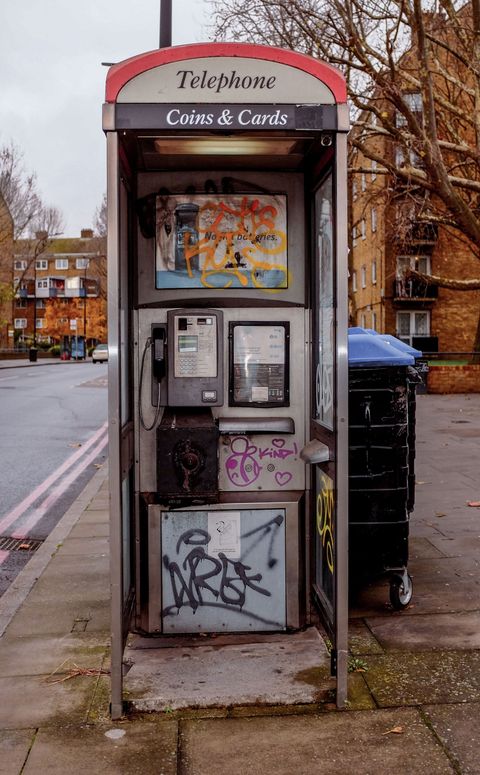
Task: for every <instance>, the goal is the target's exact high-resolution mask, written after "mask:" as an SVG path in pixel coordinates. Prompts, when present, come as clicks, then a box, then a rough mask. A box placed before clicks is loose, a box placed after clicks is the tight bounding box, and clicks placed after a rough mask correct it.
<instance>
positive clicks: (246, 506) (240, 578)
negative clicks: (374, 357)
mask: <svg viewBox="0 0 480 775" xmlns="http://www.w3.org/2000/svg"><path fill="white" fill-rule="evenodd" d="M103 128H104V130H105V132H106V136H107V155H108V273H109V294H108V296H109V426H110V447H109V449H110V453H109V454H110V504H111V541H112V591H113V597H112V632H113V637H112V713H113V716H114V717H115V716H118V715H120V714H121V709H122V654H123V647H124V643H125V638H126V635H127V633H128V631H129V630H135V631H139V632H143V633H146V634H148V635H151V636H155V635H156V634H162V635H165V634H169V633H172V634H175V635H176V636H177V637H178V636H179V635H182V634H187V633H198V632H205V633H212V632H230V633H235V632H248V631H262V632H265V631H272V632H281V631H289V630H295V629H298V628H300V627H302V626H304V625H305V624H308V623H309V622H310V621H311V617H312V611H319V612H320V614H321V616H322V618H323V621H324V623H325V626H326V627H327V629H328V631H329V633H330V637H331V638H332V642H333V644H334V649H333V655H334V659H333V660H332V662H333V668H334V670H336V674H337V701H338V703H339V704H340V705H341V704H342V703H343V701H344V699H345V693H346V653H347V645H346V627H347V625H346V621H347V597H348V595H347V558H346V553H347V549H346V547H347V513H348V512H347V495H348V493H347V491H348V479H347V454H348V438H347V436H348V421H347V386H348V383H347V378H348V374H347V368H348V363H347V236H346V232H347V215H346V208H347V180H346V133H347V130H348V111H347V104H346V89H345V83H344V80H343V78H342V76H341V75H340V74H339V73H338V72H337V71H336V70H334V69H333V68H332V67H330V66H329V65H327V64H325V63H323V62H320V61H318V60H315V59H312V58H310V57H307V56H305V55H302V54H298V53H293V52H291V51H284V50H281V49H276V48H270V47H266V46H257V45H247V44H216V43H215V44H214V43H212V44H199V45H187V46H179V47H174V48H168V49H160V50H156V51H152V52H149V53H146V54H141V55H139V56H136V57H133V58H132V59H128V60H126V61H124V62H121V63H119V64H117V65H115V66H113V67H111V68H110V70H109V72H108V76H107V85H106V104H105V105H104V113H103Z"/></svg>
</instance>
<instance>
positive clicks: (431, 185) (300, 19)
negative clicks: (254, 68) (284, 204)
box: [213, 0, 480, 349]
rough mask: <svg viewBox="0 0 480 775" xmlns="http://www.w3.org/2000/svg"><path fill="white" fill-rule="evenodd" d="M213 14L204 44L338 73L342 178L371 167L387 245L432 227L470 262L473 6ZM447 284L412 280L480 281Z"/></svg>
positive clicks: (385, 2) (479, 89) (475, 190)
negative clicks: (378, 180)
mask: <svg viewBox="0 0 480 775" xmlns="http://www.w3.org/2000/svg"><path fill="white" fill-rule="evenodd" d="M213 8H214V19H215V22H214V35H215V37H216V38H219V39H231V40H237V41H250V42H251V41H252V40H253V41H255V42H258V43H266V44H269V45H279V46H282V47H284V48H291V49H295V50H297V51H303V52H305V53H308V54H310V55H312V56H316V57H319V58H321V59H324V60H326V61H329V62H330V63H331V64H333V65H336V66H337V67H339V68H340V69H341V70H342V71H343V73H344V75H345V77H346V81H347V86H348V91H349V99H350V103H351V105H352V106H353V112H354V115H353V118H354V130H353V131H352V133H351V139H350V143H351V151H352V152H353V153H352V154H351V156H350V158H351V159H352V160H353V164H352V166H351V168H350V171H351V173H352V174H353V175H355V174H356V173H357V174H359V173H367V172H371V166H370V164H369V165H368V166H367V165H364V167H365V168H364V169H362V166H361V164H362V161H361V160H362V159H368V160H370V161H374V162H376V164H377V168H376V169H377V175H383V176H384V180H385V186H384V189H383V197H384V205H385V207H386V208H387V206H388V205H389V204H394V205H395V207H392V208H391V212H392V213H393V212H395V224H392V226H394V228H395V230H396V232H397V234H398V231H399V230H400V231H401V230H402V229H403V230H404V233H405V234H406V235H407V234H408V232H409V230H410V229H411V228H412V227H413V226H414V225H415V224H418V223H421V222H424V223H425V224H434V225H436V226H440V227H441V228H442V229H445V230H447V231H448V232H449V234H450V236H451V239H452V240H453V241H454V242H455V240H458V241H460V242H462V243H463V245H464V246H466V248H467V249H468V251H470V253H471V255H472V256H474V257H475V258H477V259H480V0H216V2H214V3H213ZM355 150H356V151H357V154H355ZM451 273H452V276H451V277H444V276H428V277H427V276H425V275H421V274H419V273H414V274H416V275H417V276H418V277H420V278H422V279H428V281H429V282H431V283H433V284H436V285H439V286H442V287H446V288H453V289H456V290H475V289H480V273H479V274H478V275H477V277H472V278H470V279H469V280H468V281H467V282H465V281H464V278H460V277H456V276H455V275H456V269H455V263H454V262H452V265H451ZM477 348H478V349H480V323H479V326H478V332H477V343H476V347H475V349H477Z"/></svg>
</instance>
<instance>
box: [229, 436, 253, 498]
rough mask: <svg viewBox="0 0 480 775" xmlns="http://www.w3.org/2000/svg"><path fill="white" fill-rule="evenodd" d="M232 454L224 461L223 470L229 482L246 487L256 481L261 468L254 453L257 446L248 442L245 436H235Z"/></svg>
mask: <svg viewBox="0 0 480 775" xmlns="http://www.w3.org/2000/svg"><path fill="white" fill-rule="evenodd" d="M230 449H231V451H232V454H231V455H230V456H229V457H228V458H227V460H226V462H225V470H226V472H227V476H228V478H229V479H230V481H231V483H232V484H234V485H236V486H237V487H248V485H249V484H253V483H254V482H256V481H257V479H258V477H259V476H260V472H261V470H262V466H261V465H259V463H258V462H257V460H256V459H255V457H254V455H255V453H256V452H257V447H255V446H254V445H253V444H250V442H249V440H248V439H247V438H246V436H237V437H236V438H235V439H233V441H232V444H231V447H230Z"/></svg>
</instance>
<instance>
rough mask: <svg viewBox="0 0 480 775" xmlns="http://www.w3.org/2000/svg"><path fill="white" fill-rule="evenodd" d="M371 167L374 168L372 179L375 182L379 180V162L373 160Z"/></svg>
mask: <svg viewBox="0 0 480 775" xmlns="http://www.w3.org/2000/svg"><path fill="white" fill-rule="evenodd" d="M371 166H372V175H371V177H372V182H373V181H374V180H376V178H377V162H376V161H375V160H374V159H372V164H371Z"/></svg>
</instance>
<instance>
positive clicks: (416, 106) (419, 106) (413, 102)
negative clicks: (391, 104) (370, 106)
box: [395, 92, 423, 127]
mask: <svg viewBox="0 0 480 775" xmlns="http://www.w3.org/2000/svg"><path fill="white" fill-rule="evenodd" d="M403 101H404V102H405V104H406V106H407V108H409V110H410V111H411V112H412V113H413V114H414V115H415V117H416V118H417V120H419V119H421V117H422V113H423V103H422V95H421V94H420V92H411V93H410V94H404V95H403ZM395 126H397V127H403V126H407V119H406V117H405V116H404V115H403V113H401V112H400V111H399V110H397V111H396V113H395Z"/></svg>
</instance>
